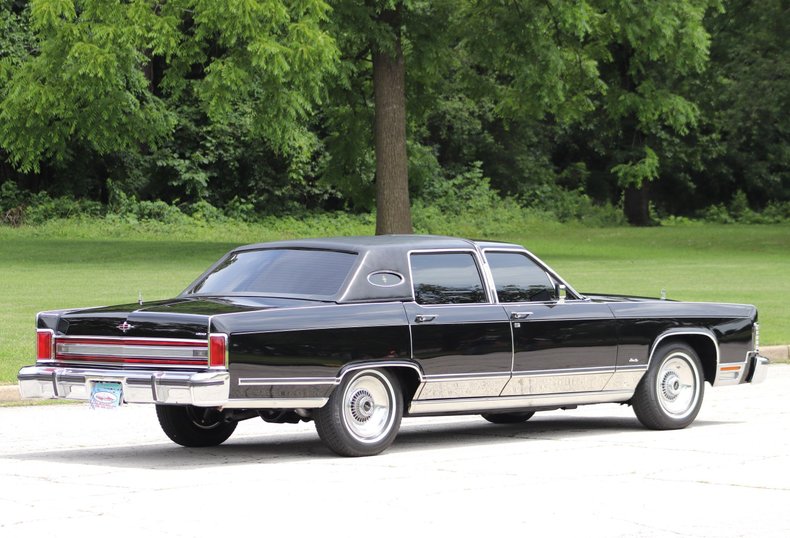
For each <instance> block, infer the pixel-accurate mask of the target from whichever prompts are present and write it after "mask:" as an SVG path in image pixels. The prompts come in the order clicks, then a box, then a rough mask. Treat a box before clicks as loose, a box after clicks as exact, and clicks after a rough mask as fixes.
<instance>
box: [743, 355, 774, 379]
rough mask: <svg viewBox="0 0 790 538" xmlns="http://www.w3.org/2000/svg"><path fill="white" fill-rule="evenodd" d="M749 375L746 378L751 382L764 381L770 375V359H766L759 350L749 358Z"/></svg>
mask: <svg viewBox="0 0 790 538" xmlns="http://www.w3.org/2000/svg"><path fill="white" fill-rule="evenodd" d="M749 363H750V366H749V377H747V378H746V380H747V382H749V383H762V382H763V381H765V378H766V376H767V375H768V365H769V364H770V363H771V361H770V360H768V359H766V358H765V357H763V356H762V355H760V354H759V353H757V352H754V354H753V355H752V356H751V358H750V359H749Z"/></svg>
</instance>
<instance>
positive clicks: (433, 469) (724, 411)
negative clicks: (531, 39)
mask: <svg viewBox="0 0 790 538" xmlns="http://www.w3.org/2000/svg"><path fill="white" fill-rule="evenodd" d="M788 389H790V365H772V366H771V367H770V368H769V372H768V379H767V381H766V382H765V383H764V384H761V385H753V386H751V385H745V386H738V387H727V388H717V389H710V388H709V387H708V390H707V392H706V395H705V402H704V404H703V408H702V411H701V413H700V415H699V417H698V419H697V421H696V422H695V423H694V424H693V425H692V426H691V427H689V428H687V429H685V430H680V431H668V432H654V431H649V430H645V429H643V428H642V427H641V426H640V425H639V424H638V422H637V421H636V419H635V418H634V416H633V413H632V412H631V410H630V408H628V407H625V406H618V405H598V406H587V407H583V408H579V409H577V410H573V411H555V412H546V413H538V414H537V415H536V416H535V417H534V418H533V419H532V420H530V421H529V422H527V423H525V424H522V425H512V426H495V425H492V424H488V423H487V422H485V421H483V420H482V419H481V418H479V417H449V418H448V417H441V418H422V419H406V420H404V422H403V427H402V430H401V435H400V436H399V437H398V439H397V440H396V441H395V444H394V445H393V447H392V448H391V449H390V450H388V451H386V452H385V453H384V454H382V455H380V456H376V457H372V458H361V459H345V458H339V457H336V456H334V455H332V454H331V453H330V452H329V451H328V450H327V449H326V448H325V447H324V446H323V445H322V444H321V443H320V441H319V439H318V437H317V435H316V433H315V430H314V428H313V425H312V424H300V425H271V424H265V423H263V422H262V421H260V420H250V421H247V422H243V423H242V424H240V426H239V428H238V430H237V431H236V433H235V434H234V436H233V437H231V439H230V440H229V441H228V442H227V443H226V444H225V445H222V446H220V447H216V448H211V449H200V450H199V449H185V448H182V447H178V446H176V445H173V444H172V443H170V442H169V440H168V439H167V438H166V437H165V436H164V434H163V433H162V432H161V431H160V429H159V427H158V424H157V423H156V417H155V415H154V412H153V409H152V408H151V407H149V406H127V407H123V408H121V409H118V410H115V411H90V410H89V409H87V407H86V406H84V405H69V406H43V407H42V406H37V407H14V408H0V432H2V434H1V437H0V439H2V443H0V536H3V538H16V537H22V536H25V537H28V536H39V535H44V534H45V533H47V534H57V535H59V536H78V535H92V534H96V533H101V534H105V535H107V534H110V535H118V536H144V535H157V536H159V535H167V536H168V537H174V538H178V537H189V538H193V537H195V536H214V535H220V534H223V535H224V534H235V533H245V534H252V533H254V534H257V535H276V534H283V533H287V534H288V535H292V536H311V535H318V534H319V533H320V535H321V536H324V535H326V536H340V535H341V533H342V535H343V536H352V535H359V534H362V535H366V536H368V535H369V536H375V537H379V536H396V535H397V536H423V535H432V534H437V533H438V534H439V535H441V536H470V535H473V534H483V535H486V536H489V535H496V534H499V533H519V534H521V535H527V534H529V535H531V536H584V537H589V536H601V537H604V536H605V537H611V536H671V535H674V536H694V537H708V536H709V537H714V536H715V537H717V538H718V537H736V536H750V537H751V536H760V537H776V538H779V537H782V538H784V537H786V536H788V535H790V515H788V506H790V408H789V407H788V406H787V403H786V402H787V394H788Z"/></svg>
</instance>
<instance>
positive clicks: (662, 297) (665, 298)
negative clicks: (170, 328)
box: [140, 289, 667, 304]
mask: <svg viewBox="0 0 790 538" xmlns="http://www.w3.org/2000/svg"><path fill="white" fill-rule="evenodd" d="M661 300H662V301H666V300H667V290H665V289H662V290H661ZM140 304H143V303H142V302H141V303H140Z"/></svg>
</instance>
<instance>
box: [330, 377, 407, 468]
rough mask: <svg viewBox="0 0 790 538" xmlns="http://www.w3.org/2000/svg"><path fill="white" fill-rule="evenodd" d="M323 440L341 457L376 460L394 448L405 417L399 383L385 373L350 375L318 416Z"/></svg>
mask: <svg viewBox="0 0 790 538" xmlns="http://www.w3.org/2000/svg"><path fill="white" fill-rule="evenodd" d="M314 416H315V427H316V430H317V431H318V435H319V436H320V437H321V440H322V441H324V443H326V444H327V446H329V448H331V449H332V450H333V451H334V452H335V453H337V454H339V455H341V456H373V455H375V454H379V453H380V452H382V451H383V450H384V449H386V448H387V447H388V446H390V445H391V444H392V442H393V441H394V440H395V436H396V435H398V430H399V429H400V421H401V417H402V416H403V395H402V393H401V390H400V384H399V383H398V379H397V378H396V377H395V376H394V375H393V374H391V373H390V372H387V371H386V370H359V371H356V372H351V373H350V374H348V375H347V376H346V377H344V378H343V381H342V382H341V383H340V385H339V386H338V387H337V388H336V389H335V391H334V392H333V393H332V395H331V396H330V397H329V401H328V402H327V404H326V405H325V406H324V407H322V408H320V409H318V410H317V411H316V413H315V415H314Z"/></svg>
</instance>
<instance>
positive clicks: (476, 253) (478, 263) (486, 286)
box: [406, 244, 496, 307]
mask: <svg viewBox="0 0 790 538" xmlns="http://www.w3.org/2000/svg"><path fill="white" fill-rule="evenodd" d="M473 245H474V244H473ZM412 254H471V255H472V259H473V260H474V263H475V268H476V269H477V276H478V277H480V285H481V286H482V287H483V290H484V291H485V294H486V302H484V303H442V304H439V305H423V304H421V303H418V302H417V296H416V294H415V293H414V270H413V268H412V263H411V257H412ZM406 258H407V261H408V265H409V282H410V283H411V300H412V302H413V303H415V304H417V305H419V306H421V307H427V306H473V305H478V306H479V305H485V306H490V305H492V304H496V302H495V301H494V300H493V298H494V295H492V290H491V287H490V283H489V282H488V280H487V277H486V275H484V274H483V271H482V267H483V262H482V258H483V257H482V256H481V255H480V250H479V249H477V248H437V249H414V250H407V251H406Z"/></svg>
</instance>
